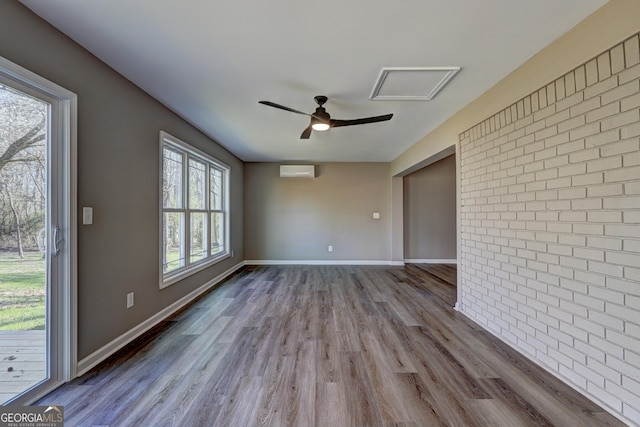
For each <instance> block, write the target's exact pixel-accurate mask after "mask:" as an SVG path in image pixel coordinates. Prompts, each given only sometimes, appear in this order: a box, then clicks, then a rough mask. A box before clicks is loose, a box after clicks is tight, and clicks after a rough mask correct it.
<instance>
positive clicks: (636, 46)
mask: <svg viewBox="0 0 640 427" xmlns="http://www.w3.org/2000/svg"><path fill="white" fill-rule="evenodd" d="M460 162H461V167H460V173H461V183H460V185H461V233H462V234H461V262H460V266H459V268H460V292H461V300H460V303H461V310H462V311H463V312H464V313H465V314H466V315H468V316H469V317H471V318H472V319H474V320H475V321H476V322H478V323H480V324H482V325H483V326H485V327H486V328H487V329H489V330H490V331H492V332H493V333H494V334H496V335H498V336H500V337H501V338H502V339H504V340H505V341H507V342H509V343H510V344H511V345H513V346H514V347H516V348H518V349H519V350H520V351H521V352H523V353H524V354H526V355H527V356H529V357H531V358H532V359H534V360H535V361H537V362H538V363H539V364H541V365H543V366H545V367H546V368H547V369H548V370H550V371H552V372H554V373H556V374H557V375H558V376H560V377H561V378H563V379H564V380H565V381H567V382H568V383H570V384H572V385H573V386H574V387H575V388H578V389H580V390H583V391H584V393H585V394H586V395H588V396H590V397H592V398H593V399H595V400H597V401H598V402H600V403H601V404H603V405H604V406H606V407H608V408H609V409H610V410H611V411H614V412H617V413H618V414H621V415H622V416H623V417H624V418H626V419H627V420H631V421H632V422H635V423H637V424H640V39H639V37H638V35H636V36H634V37H632V38H630V39H628V40H626V41H624V42H622V43H620V44H619V45H616V46H615V47H613V48H611V49H610V50H608V51H607V52H604V53H603V54H601V55H599V56H597V57H596V58H594V59H593V60H591V61H589V62H587V63H586V64H584V65H582V66H580V67H578V68H576V69H575V70H573V71H571V72H569V73H567V74H566V75H564V76H561V77H560V78H558V79H557V80H555V81H553V82H550V83H549V84H548V85H547V86H545V87H543V88H541V89H540V90H538V91H536V92H534V93H532V94H531V95H529V96H527V97H526V98H524V99H521V100H519V101H517V102H516V103H514V104H513V105H511V106H509V107H508V108H506V109H504V110H503V111H500V112H498V113H497V114H495V115H493V116H491V117H489V118H488V119H486V120H485V121H483V122H482V123H479V124H478V125H476V126H474V127H473V128H471V129H469V130H468V131H466V132H464V133H463V134H461V135H460Z"/></svg>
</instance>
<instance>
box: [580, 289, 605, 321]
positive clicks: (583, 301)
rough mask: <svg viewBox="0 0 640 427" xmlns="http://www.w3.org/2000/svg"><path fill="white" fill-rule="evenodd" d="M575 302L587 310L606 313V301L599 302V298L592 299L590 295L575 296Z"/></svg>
mask: <svg viewBox="0 0 640 427" xmlns="http://www.w3.org/2000/svg"><path fill="white" fill-rule="evenodd" d="M574 301H575V303H576V304H580V305H582V306H585V307H587V308H590V309H593V310H599V311H604V301H602V300H599V299H598V298H594V297H590V296H588V295H582V294H575V295H574ZM584 317H586V316H584Z"/></svg>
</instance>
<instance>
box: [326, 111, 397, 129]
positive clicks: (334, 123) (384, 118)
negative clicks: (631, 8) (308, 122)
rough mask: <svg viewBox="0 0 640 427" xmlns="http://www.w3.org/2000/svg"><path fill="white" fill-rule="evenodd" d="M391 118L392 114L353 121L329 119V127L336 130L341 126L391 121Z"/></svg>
mask: <svg viewBox="0 0 640 427" xmlns="http://www.w3.org/2000/svg"><path fill="white" fill-rule="evenodd" d="M391 117H393V114H385V115H384V116H373V117H365V118H363V119H353V120H334V119H331V127H332V128H337V127H341V126H354V125H365V124H367V123H376V122H384V121H387V120H391Z"/></svg>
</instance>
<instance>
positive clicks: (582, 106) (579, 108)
mask: <svg viewBox="0 0 640 427" xmlns="http://www.w3.org/2000/svg"><path fill="white" fill-rule="evenodd" d="M601 106H602V104H601V103H600V97H597V98H591V99H588V100H586V101H584V102H580V103H579V104H575V105H574V106H572V107H571V108H569V110H568V111H569V115H570V117H576V116H581V115H583V114H585V113H587V112H590V111H594V110H597V109H598V108H600V107H601ZM565 112H566V110H564V111H561V113H565ZM590 121H592V120H589V119H588V117H587V122H590Z"/></svg>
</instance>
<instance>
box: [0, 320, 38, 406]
mask: <svg viewBox="0 0 640 427" xmlns="http://www.w3.org/2000/svg"><path fill="white" fill-rule="evenodd" d="M46 374H47V372H46V338H45V332H44V331H0V404H1V403H4V402H6V401H7V400H9V399H11V398H12V397H14V396H15V395H17V394H20V393H22V392H23V391H25V390H27V389H29V388H30V387H32V386H33V385H35V384H37V383H39V382H40V381H42V380H43V379H44V378H45V376H46Z"/></svg>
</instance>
